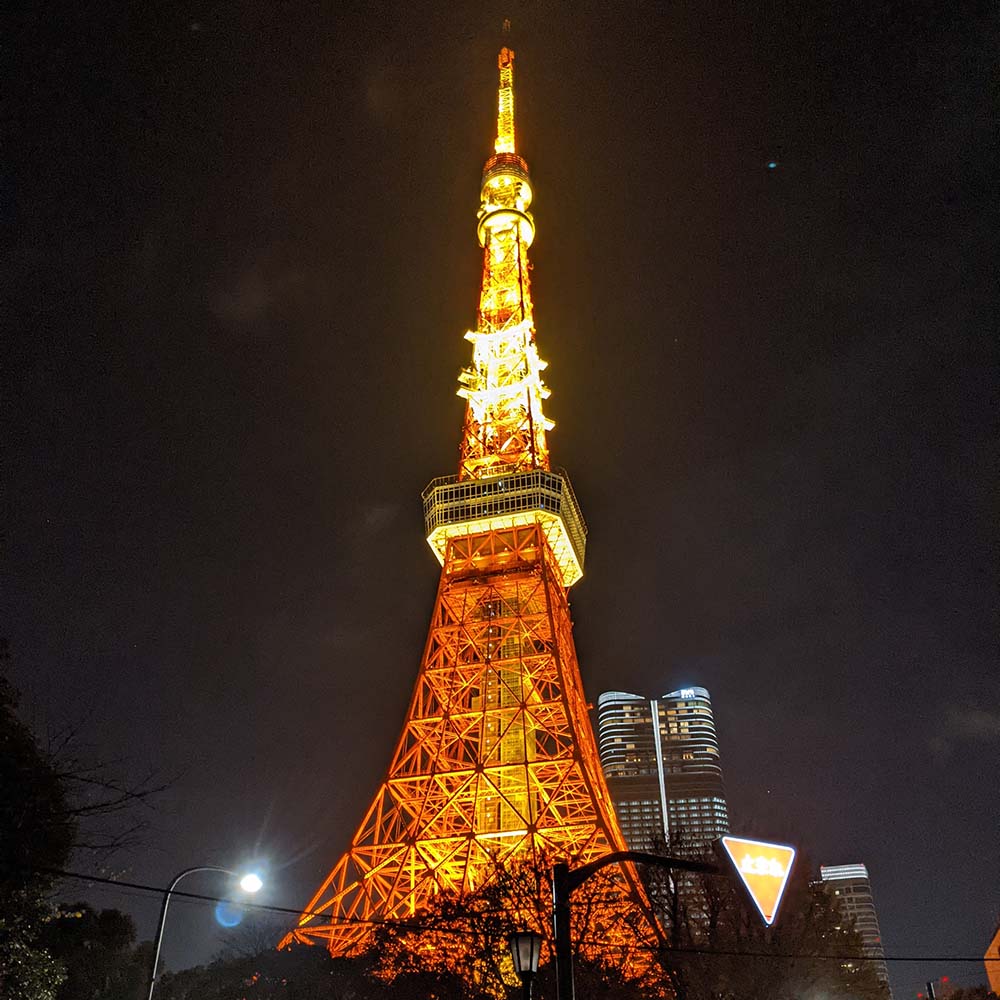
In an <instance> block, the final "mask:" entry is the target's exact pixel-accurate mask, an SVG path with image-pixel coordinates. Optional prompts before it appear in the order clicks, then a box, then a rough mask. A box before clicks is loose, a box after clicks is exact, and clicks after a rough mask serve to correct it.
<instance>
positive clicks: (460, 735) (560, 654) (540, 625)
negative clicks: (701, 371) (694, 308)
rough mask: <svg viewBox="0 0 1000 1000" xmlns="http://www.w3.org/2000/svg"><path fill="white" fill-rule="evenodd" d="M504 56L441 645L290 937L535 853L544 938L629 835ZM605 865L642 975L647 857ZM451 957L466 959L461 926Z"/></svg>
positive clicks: (342, 928)
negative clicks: (595, 665)
mask: <svg viewBox="0 0 1000 1000" xmlns="http://www.w3.org/2000/svg"><path fill="white" fill-rule="evenodd" d="M498 68H499V75H500V81H499V88H498V94H497V135H496V141H495V143H494V150H493V153H492V154H491V155H490V157H489V158H488V159H487V160H486V163H485V166H484V168H483V173H482V182H481V185H480V197H479V210H478V213H477V216H476V227H475V231H476V236H477V239H478V242H479V246H480V248H481V250H482V255H483V257H482V259H483V271H482V281H481V284H480V290H479V307H478V310H477V314H476V324H475V328H474V329H472V330H470V331H469V332H467V333H466V334H465V338H466V339H467V340H468V341H469V342H470V343H471V346H472V358H471V363H470V364H469V366H468V367H467V368H465V369H464V370H463V371H462V372H461V374H460V375H459V379H458V382H459V387H458V395H459V396H461V397H462V398H464V399H465V401H466V404H465V418H464V421H463V424H462V434H461V439H460V444H459V459H458V469H457V472H456V474H455V475H453V476H447V477H442V478H439V479H435V480H433V481H432V482H431V483H430V484H429V485H428V486H427V488H426V489H425V490H424V492H423V508H424V523H425V531H426V536H427V541H428V543H429V545H430V547H431V549H432V551H433V552H434V554H435V556H436V557H437V559H438V560H439V562H440V563H441V567H442V569H441V581H440V584H439V587H438V593H437V598H436V601H435V605H434V610H433V613H432V616H431V624H430V630H429V633H428V637H427V643H426V646H425V648H424V653H423V657H422V659H421V662H420V668H419V670H418V672H417V676H416V681H415V683H414V689H413V695H412V697H411V700H410V704H409V708H408V709H407V714H406V718H405V719H404V722H403V730H402V733H401V735H400V738H399V742H398V744H397V746H396V750H395V753H394V755H393V758H392V761H391V763H390V765H389V770H388V773H387V775H386V777H385V780H384V781H383V783H382V784H381V786H380V787H379V788H378V790H377V791H376V793H375V797H374V800H373V801H372V804H371V805H370V807H369V808H368V810H367V812H366V813H365V815H364V817H363V819H362V821H361V824H360V826H359V827H358V830H357V832H356V833H355V835H354V837H353V839H352V841H351V844H350V846H349V847H348V848H347V850H346V852H345V853H344V854H343V855H342V856H341V858H340V859H339V861H338V862H337V863H336V865H335V866H334V867H333V870H332V871H331V872H330V873H329V875H328V876H327V877H326V878H325V879H324V881H323V882H322V883H321V885H320V887H319V889H318V890H317V892H316V893H315V895H314V896H313V898H312V899H311V900H310V901H309V903H308V904H307V905H306V906H305V908H304V910H303V913H302V916H301V917H300V918H299V921H298V923H297V924H296V926H295V927H294V928H293V929H292V930H290V931H289V933H288V934H287V935H286V937H285V938H284V939H283V941H282V946H286V945H290V944H294V943H303V944H316V943H318V944H323V945H324V946H326V947H327V948H329V950H330V951H331V952H332V953H333V954H334V955H351V954H356V953H358V952H361V951H363V950H365V949H366V948H367V947H369V946H370V945H371V942H372V935H373V928H374V927H375V926H376V925H377V924H378V923H380V922H385V921H394V920H395V921H404V922H405V921H409V922H410V923H413V922H415V921H417V920H418V919H419V915H420V913H421V912H422V911H423V910H425V909H426V908H427V907H428V906H430V905H431V903H432V901H433V900H435V898H436V897H437V896H438V895H439V894H441V893H450V894H452V895H453V896H455V897H456V898H458V899H461V898H462V897H465V896H468V895H469V894H472V893H475V892H477V891H479V890H480V889H482V888H483V887H484V886H488V885H489V884H490V883H491V880H494V879H496V878H497V872H498V871H499V870H502V869H504V868H511V867H516V866H522V865H528V866H531V867H533V868H534V870H535V871H536V872H537V873H542V874H541V875H540V876H539V880H538V882H537V887H538V896H537V898H536V899H535V900H534V901H533V903H532V904H531V905H530V906H521V905H517V906H513V905H512V908H511V910H510V916H511V919H516V920H518V921H520V924H521V926H522V927H534V929H535V930H537V931H539V932H541V933H543V934H547V927H546V926H545V925H544V924H543V923H541V922H540V918H539V914H540V913H544V912H545V911H546V907H547V903H546V899H547V897H548V895H549V889H548V887H547V885H545V877H544V873H547V871H548V866H550V865H551V864H552V863H554V862H555V861H566V862H569V863H571V864H573V865H576V864H586V863H587V862H589V861H592V860H594V859H595V858H598V857H601V856H603V855H605V854H607V853H609V852H611V851H618V850H624V849H625V843H624V840H623V839H622V835H621V832H620V830H619V827H618V823H617V821H616V818H615V813H614V809H613V806H612V802H611V798H610V796H609V795H608V790H607V787H606V784H605V780H604V775H603V773H602V770H601V765H600V761H599V758H598V753H597V745H596V742H595V739H594V734H593V730H592V729H591V724H590V718H589V715H588V705H587V701H586V697H585V695H584V690H583V682H582V680H581V677H580V669H579V666H578V663H577V658H576V651H575V648H574V644H573V635H572V622H571V620H570V614H569V604H568V600H567V593H568V588H569V587H571V586H572V585H573V584H574V583H575V582H576V581H577V580H579V579H580V577H581V576H582V574H583V565H584V555H585V547H586V534H587V533H586V526H585V524H584V520H583V517H582V514H581V512H580V508H579V505H578V503H577V500H576V497H575V495H574V493H573V489H572V487H571V485H570V482H569V479H568V477H567V476H566V474H565V473H564V472H563V471H561V470H559V469H555V468H553V467H552V466H551V464H550V461H549V449H548V442H547V434H548V432H549V431H550V430H552V427H553V424H552V421H551V420H549V419H548V418H547V417H546V416H545V413H544V408H543V404H544V401H545V400H546V399H547V398H548V396H549V390H548V389H547V388H546V386H545V384H544V382H543V381H542V372H543V371H544V370H545V368H546V363H545V362H544V361H543V360H541V358H540V357H539V353H538V349H537V347H536V344H535V326H534V318H533V311H532V303H531V283H530V269H529V263H528V250H529V248H530V247H531V245H532V242H533V241H534V238H535V223H534V219H533V218H532V215H531V211H530V209H531V204H532V200H533V197H534V191H533V188H532V182H531V177H530V173H529V170H528V165H527V163H526V162H525V160H524V159H523V158H522V157H521V156H520V154H519V153H518V152H517V147H516V137H515V130H514V75H513V74H514V53H513V52H512V51H511V50H510V49H509V48H507V47H504V48H502V49H501V50H500V54H499V59H498ZM387 627H391V625H390V624H389V623H387ZM610 877H611V878H612V882H611V883H610V884H609V886H608V887H607V890H606V891H604V892H602V894H601V896H600V898H599V899H595V900H594V901H593V905H592V906H590V907H589V908H588V909H589V913H588V919H589V920H590V923H589V925H588V928H587V933H586V934H581V935H578V937H579V938H581V939H582V940H583V941H584V942H589V943H584V944H583V945H582V948H583V951H584V953H585V954H586V955H588V956H589V957H591V958H594V959H600V958H606V959H608V960H609V961H610V960H613V962H614V964H615V966H616V967H617V968H619V969H620V970H622V971H623V972H625V973H626V974H631V975H633V976H638V975H642V974H643V973H644V970H647V969H648V968H649V966H650V961H651V959H650V955H651V949H650V947H649V946H650V945H651V944H654V943H655V942H657V940H658V934H659V932H658V929H657V926H656V924H655V920H654V919H653V917H652V912H651V910H650V908H649V904H648V900H647V898H646V896H645V893H644V891H643V889H642V888H641V885H640V883H639V880H638V877H637V875H636V872H635V871H634V870H633V869H632V868H631V867H629V866H626V867H624V868H622V869H621V870H620V872H619V874H617V875H614V876H610ZM427 944H428V941H427V938H426V935H425V936H424V938H423V939H422V940H421V941H420V942H415V944H414V947H415V948H417V949H419V950H421V951H422V953H423V954H425V955H426V954H427ZM440 954H441V956H442V958H441V961H442V962H444V963H445V964H446V966H447V963H448V962H449V961H452V960H453V961H454V963H455V965H456V967H459V968H468V964H467V963H468V959H467V958H466V959H461V958H460V957H459V956H458V953H457V952H456V943H455V940H454V939H452V940H451V941H450V942H449V943H448V945H447V947H442V948H441V950H440ZM446 956H452V958H451V959H449V958H447V957H446ZM463 962H465V963H466V964H464V965H463V964H462V963H463Z"/></svg>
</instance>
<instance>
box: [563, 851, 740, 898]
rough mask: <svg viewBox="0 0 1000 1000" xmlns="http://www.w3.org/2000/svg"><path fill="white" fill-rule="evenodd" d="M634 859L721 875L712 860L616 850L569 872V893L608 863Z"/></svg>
mask: <svg viewBox="0 0 1000 1000" xmlns="http://www.w3.org/2000/svg"><path fill="white" fill-rule="evenodd" d="M623 861H632V862H634V863H635V864H640V865H658V866H659V867H660V868H674V869H677V870H679V871H684V872H701V873H703V874H705V875H721V874H722V869H721V868H720V867H719V866H718V865H716V864H712V862H710V861H688V860H687V859H686V858H667V857H664V856H663V855H662V854H648V853H646V852H645V851H615V852H614V853H612V854H605V855H604V857H603V858H597V860H596V861H591V862H590V864H589V865H582V866H581V867H580V868H577V869H575V870H574V871H572V872H568V873H567V876H568V877H567V887H566V892H567V895H568V894H569V893H571V892H573V890H574V889H578V888H579V887H580V886H581V885H583V883H584V882H586V881H587V879H588V878H590V876H591V875H594V874H596V873H597V872H599V871H600V870H601V869H602V868H606V867H607V866H608V865H617V864H621V863H622V862H623Z"/></svg>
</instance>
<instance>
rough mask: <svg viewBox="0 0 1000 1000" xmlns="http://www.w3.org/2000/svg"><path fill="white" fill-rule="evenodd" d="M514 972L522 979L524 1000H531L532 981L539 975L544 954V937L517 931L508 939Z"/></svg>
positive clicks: (529, 932) (531, 932)
mask: <svg viewBox="0 0 1000 1000" xmlns="http://www.w3.org/2000/svg"><path fill="white" fill-rule="evenodd" d="M507 940H508V942H509V943H510V957H511V958H512V959H513V960H514V971H515V972H516V973H517V974H518V976H520V977H521V984H522V985H523V986H524V1000H531V981H532V979H534V978H535V975H536V974H537V973H538V959H539V956H540V955H541V953H542V936H541V935H540V934H536V933H535V932H534V931H515V932H514V933H513V934H511V935H510V937H509V938H508V939H507Z"/></svg>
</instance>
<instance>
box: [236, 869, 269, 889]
mask: <svg viewBox="0 0 1000 1000" xmlns="http://www.w3.org/2000/svg"><path fill="white" fill-rule="evenodd" d="M263 884H264V883H263V882H262V881H261V879H260V876H259V875H257V874H256V873H255V872H250V874H249V875H244V876H243V878H241V879H240V888H241V889H242V890H243V891H244V892H259V891H260V888H261V886H262V885H263Z"/></svg>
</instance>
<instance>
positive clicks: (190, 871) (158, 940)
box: [148, 865, 236, 1000]
mask: <svg viewBox="0 0 1000 1000" xmlns="http://www.w3.org/2000/svg"><path fill="white" fill-rule="evenodd" d="M195 872H222V873H223V874H225V875H235V874H236V872H234V871H232V870H231V869H229V868H221V867H219V865H198V866H197V867H195V868H185V869H184V871H182V872H179V873H178V874H177V875H175V876H174V879H173V881H172V882H171V883H170V885H169V886H168V887H167V891H166V892H165V893H164V894H163V902H162V903H161V904H160V919H159V922H158V923H157V925H156V937H155V938H154V939H153V965H152V968H151V969H150V970H149V994H148V1000H153V989H154V987H155V986H156V967H157V966H158V965H159V964H160V947H161V946H162V944H163V925H164V924H165V923H166V922H167V907H169V906H170V894H171V893H172V892H173V891H174V889H176V888H177V883H178V882H180V880H181V879H182V878H187V876H188V875H194V873H195Z"/></svg>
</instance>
